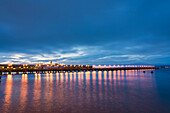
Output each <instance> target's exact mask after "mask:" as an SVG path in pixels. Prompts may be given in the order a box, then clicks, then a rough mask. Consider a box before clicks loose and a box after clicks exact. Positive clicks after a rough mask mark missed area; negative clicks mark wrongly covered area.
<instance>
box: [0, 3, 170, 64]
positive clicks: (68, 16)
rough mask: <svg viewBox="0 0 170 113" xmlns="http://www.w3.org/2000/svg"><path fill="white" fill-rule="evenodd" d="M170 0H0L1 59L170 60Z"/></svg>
mask: <svg viewBox="0 0 170 113" xmlns="http://www.w3.org/2000/svg"><path fill="white" fill-rule="evenodd" d="M169 44H170V1H169V0H0V63H28V64H35V63H39V62H45V63H46V62H49V61H50V60H53V61H54V62H58V63H64V64H96V65H98V64H170V46H169Z"/></svg>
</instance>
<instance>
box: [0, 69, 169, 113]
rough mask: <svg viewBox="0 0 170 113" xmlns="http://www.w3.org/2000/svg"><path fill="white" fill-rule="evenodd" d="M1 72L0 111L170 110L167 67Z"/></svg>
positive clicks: (103, 112) (160, 112) (102, 112)
mask: <svg viewBox="0 0 170 113" xmlns="http://www.w3.org/2000/svg"><path fill="white" fill-rule="evenodd" d="M150 72H151V70H147V71H146V73H143V71H130V70H129V71H108V72H107V71H104V72H101V71H100V72H96V71H94V72H77V73H76V72H75V73H53V74H41V75H40V74H28V75H4V76H2V80H1V82H0V113H3V112H4V113H6V112H11V113H15V112H24V113H26V112H31V113H33V112H41V113H42V112H48V113H50V112H61V113H62V112H63V113H65V112H71V113H74V112H75V113H76V112H77V113H78V112H79V113H108V112H110V113H114V112H115V113H170V69H159V70H155V71H154V73H153V74H151V73H150Z"/></svg>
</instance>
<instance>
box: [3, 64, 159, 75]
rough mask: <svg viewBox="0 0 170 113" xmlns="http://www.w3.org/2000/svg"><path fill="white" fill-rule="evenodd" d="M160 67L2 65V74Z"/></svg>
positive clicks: (153, 67) (151, 67)
mask: <svg viewBox="0 0 170 113" xmlns="http://www.w3.org/2000/svg"><path fill="white" fill-rule="evenodd" d="M141 69H158V67H155V66H151V65H109V66H106V65H103V66H101V65H98V66H96V65H93V66H90V65H59V64H57V65H53V64H52V63H51V64H50V65H44V64H39V65H27V64H23V65H0V75H4V74H28V73H30V74H31V73H56V72H84V71H114V70H141Z"/></svg>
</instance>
